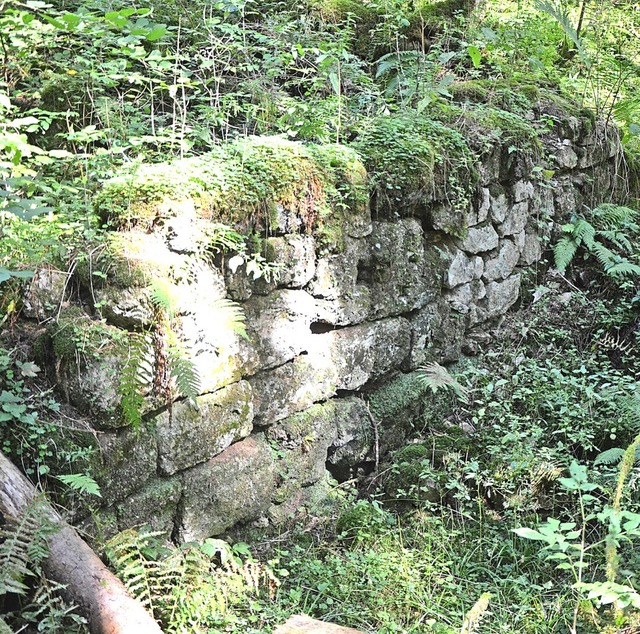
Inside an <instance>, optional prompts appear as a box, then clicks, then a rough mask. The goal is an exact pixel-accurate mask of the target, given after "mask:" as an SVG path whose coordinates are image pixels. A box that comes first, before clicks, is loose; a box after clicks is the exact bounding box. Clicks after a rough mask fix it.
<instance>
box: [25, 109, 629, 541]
mask: <svg viewBox="0 0 640 634" xmlns="http://www.w3.org/2000/svg"><path fill="white" fill-rule="evenodd" d="M542 149H543V153H544V158H542V159H541V162H540V163H539V164H538V165H536V164H534V161H533V159H532V157H531V156H530V155H527V154H525V153H522V152H517V151H515V152H514V151H513V148H512V147H507V146H506V145H501V144H499V143H493V144H492V145H491V146H490V147H488V148H486V150H485V151H484V154H483V158H482V162H481V163H480V164H479V165H478V166H477V167H478V172H479V175H480V177H479V183H478V185H477V187H476V188H475V190H473V191H472V202H471V204H470V205H469V207H468V209H467V210H466V211H465V212H463V213H461V212H460V211H456V210H455V209H454V208H453V207H452V206H451V205H449V204H448V203H447V195H446V188H442V193H441V194H438V193H437V192H436V193H435V194H434V193H432V194H430V196H429V197H428V198H427V199H426V200H424V201H423V204H420V205H417V206H416V207H415V209H413V210H412V211H411V214H410V215H408V216H406V217H401V216H403V214H393V213H389V212H386V213H385V212H379V213H377V214H374V216H375V217H372V214H371V210H370V206H369V205H368V204H362V205H359V206H357V207H356V208H355V209H352V210H351V212H350V215H349V216H348V218H346V217H345V218H343V219H342V220H341V223H342V225H341V227H340V228H341V230H342V234H341V238H340V246H339V247H338V248H327V247H326V243H325V242H323V241H322V240H321V239H320V238H319V237H318V236H317V235H316V234H315V233H313V232H311V233H309V232H307V231H306V230H305V228H304V227H303V226H300V224H298V227H297V228H296V230H295V231H287V229H286V227H287V226H289V227H291V226H292V223H290V222H289V223H287V222H280V225H279V226H280V229H279V230H278V229H277V228H276V230H274V231H272V232H271V233H272V235H267V236H266V237H265V238H264V243H263V252H265V253H267V254H269V259H270V260H271V261H272V262H277V263H279V264H280V265H281V268H280V270H279V271H276V274H275V275H274V276H273V277H272V278H271V279H270V280H266V279H264V277H262V278H259V279H253V278H252V276H251V275H249V274H248V273H247V270H246V269H247V264H248V261H247V258H244V259H243V258H239V257H235V258H234V257H232V256H229V255H227V256H224V257H223V256H221V255H220V254H218V255H217V256H215V257H212V258H208V257H202V252H201V250H198V245H201V244H202V241H201V240H200V234H199V232H201V225H200V224H199V222H200V219H199V218H198V217H197V213H196V210H194V206H193V204H191V203H190V202H189V200H182V201H178V202H175V201H171V200H169V201H168V203H163V204H165V207H168V208H170V212H169V213H166V214H165V215H164V216H163V220H162V222H157V223H156V224H155V225H153V226H152V227H151V228H149V227H146V228H144V230H143V229H141V228H139V227H135V226H134V227H130V228H127V227H124V228H123V229H122V230H121V231H119V232H118V234H117V240H116V238H114V240H115V242H114V244H115V245H116V246H115V247H114V249H113V251H112V255H113V254H116V255H117V263H116V264H117V266H116V265H114V264H113V261H110V262H111V264H110V265H109V267H110V268H107V269H104V268H103V269H102V270H103V271H105V272H106V277H107V284H103V285H102V286H101V287H99V286H98V285H97V284H96V286H95V287H94V288H92V297H91V298H90V299H89V300H87V299H86V298H85V300H84V301H85V302H89V303H90V304H91V303H93V308H92V310H94V311H95V312H94V313H93V314H90V313H91V310H87V309H86V307H85V308H84V309H83V308H82V303H81V301H77V302H76V305H70V304H69V302H67V305H65V306H63V307H62V311H61V313H60V317H59V319H58V320H57V321H56V322H55V323H54V324H53V325H51V326H49V328H48V335H47V343H46V345H45V346H44V348H45V353H44V354H45V355H49V363H48V367H49V368H51V378H52V380H55V381H56V382H57V383H58V385H59V386H60V388H61V390H62V391H63V393H64V394H65V395H66V396H67V398H68V400H69V401H70V402H71V403H72V404H74V405H75V406H76V407H77V408H78V409H79V410H81V411H83V412H84V413H85V414H87V415H88V417H89V419H90V421H91V425H92V427H93V429H94V430H95V435H96V438H97V442H98V445H99V449H100V451H99V454H98V457H97V458H96V474H97V479H98V480H99V482H100V484H101V487H102V495H103V498H102V500H103V504H104V505H103V508H102V509H101V513H100V515H99V516H100V517H101V522H103V523H104V525H105V526H106V527H107V528H109V527H110V528H115V527H118V528H120V529H122V528H125V527H128V526H132V525H139V524H142V523H149V524H151V526H152V527H153V528H154V529H157V530H166V531H168V532H169V533H171V534H172V535H173V536H174V538H177V539H179V540H196V539H203V538H205V537H208V536H211V535H219V534H222V533H224V532H225V531H227V530H229V529H231V528H232V527H234V526H235V525H237V524H238V523H243V522H253V521H256V520H258V521H261V522H267V521H269V522H281V521H283V520H285V519H286V518H287V517H289V516H290V515H291V514H292V513H294V512H295V511H296V509H299V508H300V507H301V506H303V505H304V504H306V503H307V502H308V501H309V500H312V499H314V498H319V497H322V496H323V495H324V494H325V492H326V482H327V474H328V473H330V474H333V476H335V477H336V478H338V479H341V480H343V479H346V478H349V477H352V476H353V475H354V474H357V473H358V472H359V469H362V468H364V469H366V468H368V467H370V466H371V465H372V464H373V462H374V460H375V454H376V452H378V453H383V452H384V451H386V450H388V449H390V448H393V447H396V446H398V445H399V444H400V443H401V442H402V441H403V439H404V438H405V437H406V436H407V435H408V434H410V433H411V429H412V425H413V424H418V423H419V409H420V404H419V403H417V402H416V399H417V398H418V397H419V396H420V394H421V393H424V391H425V390H424V387H421V385H420V384H419V382H416V381H415V371H416V369H418V368H419V367H420V366H421V365H423V364H425V363H427V362H430V361H438V362H440V363H450V362H453V361H455V360H456V359H458V358H459V356H460V354H461V352H462V351H463V350H464V351H465V352H468V353H472V352H473V350H474V349H475V348H477V346H479V345H483V342H484V341H485V340H486V338H487V336H488V335H489V333H490V331H491V328H492V327H493V326H494V325H495V323H496V321H497V320H499V319H500V318H501V316H503V315H504V314H505V313H506V311H508V310H509V309H510V308H511V307H512V306H514V304H516V302H517V301H518V298H519V294H520V289H521V287H522V285H523V281H525V280H527V281H528V282H529V283H531V280H532V278H533V277H535V272H536V271H537V270H538V269H539V268H540V267H542V266H543V265H542V264H540V261H541V259H542V258H543V253H544V250H545V248H546V247H547V246H548V245H549V241H550V239H551V238H552V235H553V233H554V231H557V230H556V229H555V227H557V222H558V221H562V220H563V219H566V218H567V217H568V216H569V215H570V214H571V213H572V212H573V211H574V210H576V209H578V210H579V209H580V208H581V205H583V204H585V203H589V204H592V203H594V202H595V201H597V200H604V199H608V198H609V197H610V195H611V192H612V190H613V189H614V185H615V182H614V181H615V179H616V178H619V174H620V171H619V167H620V159H621V150H620V146H619V142H618V137H617V135H616V133H615V131H612V130H610V129H605V128H604V127H603V126H599V125H596V126H591V127H589V126H587V124H586V123H585V122H584V121H582V120H580V119H578V118H575V117H568V118H567V117H565V118H564V119H563V122H562V124H558V125H556V126H555V127H553V129H550V130H549V131H548V132H547V133H546V134H545V135H544V137H543V147H542ZM165 210H166V209H165ZM276 211H277V212H279V213H281V214H286V211H287V210H286V209H284V208H282V207H279V208H276ZM283 227H284V230H283V229H282V228H283ZM452 227H454V228H455V229H454V230H452ZM452 234H454V235H452ZM89 264H90V265H91V264H92V263H91V262H90V263H89ZM93 265H94V266H97V265H96V263H95V262H94V263H93ZM85 266H86V265H85ZM89 275H91V271H90V272H89ZM163 275H164V276H165V277H167V276H168V277H169V278H170V279H171V284H172V289H173V291H175V292H176V293H177V294H178V295H179V297H178V298H177V299H176V302H177V305H178V309H177V311H176V315H175V316H174V317H173V323H174V325H173V328H174V330H175V331H176V333H177V335H178V337H179V339H180V341H181V343H182V346H183V348H184V349H185V350H187V351H189V354H190V355H191V358H192V360H193V362H194V363H195V367H196V368H197V370H198V374H199V376H200V379H201V386H200V392H201V395H200V396H198V398H197V399H195V402H189V401H187V400H185V399H178V400H177V401H176V402H174V403H173V405H172V406H170V407H168V406H167V405H166V402H167V401H166V396H167V395H166V393H165V392H163V390H162V389H161V387H160V382H159V380H158V376H159V375H162V372H166V368H164V369H163V368H162V367H160V366H161V362H160V361H161V359H162V358H166V355H165V357H163V353H162V346H163V345H164V346H165V352H166V341H165V342H164V343H163V342H162V341H158V332H159V331H161V330H162V328H159V326H158V324H159V320H160V319H161V318H160V317H159V316H158V311H157V308H154V305H153V302H152V301H151V300H150V293H151V291H150V286H149V284H148V283H147V282H148V280H149V279H151V280H153V279H156V278H162V276H163ZM56 276H57V277H56ZM103 277H104V276H103ZM138 277H140V279H141V280H142V281H140V279H138ZM61 278H62V279H61ZM85 279H86V278H85ZM89 279H91V278H89ZM43 280H44V281H43ZM61 282H64V274H60V273H55V272H52V271H50V270H48V271H41V272H40V273H39V274H38V275H37V276H36V280H35V281H34V286H33V287H32V290H31V294H30V296H29V298H28V301H27V302H26V308H27V310H28V311H30V314H31V316H33V317H39V318H43V317H46V316H47V315H48V314H51V307H52V306H53V305H55V303H56V302H55V301H52V299H51V298H47V289H49V292H50V291H51V289H52V288H54V289H55V288H56V284H58V286H59V285H60V283H61ZM43 289H44V290H43ZM85 289H86V284H85ZM224 297H227V298H230V299H232V300H234V301H236V302H237V303H239V304H240V305H241V306H242V309H243V311H244V314H245V316H246V331H247V337H246V338H245V337H243V336H242V335H240V334H238V333H237V332H235V331H234V330H233V329H232V328H229V327H227V324H225V320H224V319H221V317H220V315H221V314H224V311H222V312H221V310H220V306H221V304H220V298H224ZM100 316H101V317H102V318H103V319H102V320H99V319H97V318H96V317H100ZM145 329H146V330H148V331H149V332H152V333H155V334H153V336H152V337H151V338H152V339H153V341H152V344H151V345H150V346H149V348H148V351H147V353H148V354H149V356H150V359H149V368H150V369H149V372H150V374H153V375H154V377H155V378H150V379H149V384H148V386H147V388H146V395H145V399H144V403H143V404H142V408H143V413H144V417H143V423H142V424H141V426H140V427H139V428H138V429H133V428H132V427H131V426H130V425H127V424H126V421H125V419H124V418H123V416H122V412H121V407H120V404H119V399H120V396H119V389H120V388H119V381H120V373H121V371H122V368H123V366H124V365H125V364H126V363H127V358H128V356H129V355H130V354H131V349H130V347H129V345H128V341H129V340H128V337H129V335H128V334H127V333H128V332H130V331H136V330H137V331H139V332H141V331H144V330H145ZM164 332H165V334H166V329H165V331H164ZM69 341H71V343H72V344H73V345H72V353H70V352H69V345H70V344H69ZM79 341H80V342H81V345H80V344H79V343H78V342H79Z"/></svg>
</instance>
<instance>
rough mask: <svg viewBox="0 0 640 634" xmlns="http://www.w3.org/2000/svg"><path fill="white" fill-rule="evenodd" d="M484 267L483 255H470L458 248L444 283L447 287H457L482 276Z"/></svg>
mask: <svg viewBox="0 0 640 634" xmlns="http://www.w3.org/2000/svg"><path fill="white" fill-rule="evenodd" d="M483 268H484V263H483V261H482V258H481V257H478V256H471V257H470V256H468V255H467V254H466V253H465V252H464V251H460V250H456V251H455V252H454V254H453V257H452V259H451V264H450V265H449V269H448V270H447V272H446V274H445V277H444V284H445V286H446V287H447V288H455V287H456V286H460V285H461V284H466V283H467V282H470V281H471V280H478V279H480V277H482V272H483Z"/></svg>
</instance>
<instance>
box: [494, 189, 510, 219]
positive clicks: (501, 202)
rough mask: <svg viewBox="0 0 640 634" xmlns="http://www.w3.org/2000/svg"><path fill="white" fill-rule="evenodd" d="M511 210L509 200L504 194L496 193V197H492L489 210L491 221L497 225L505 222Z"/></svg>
mask: <svg viewBox="0 0 640 634" xmlns="http://www.w3.org/2000/svg"><path fill="white" fill-rule="evenodd" d="M509 208H510V205H509V199H508V198H507V195H506V194H505V193H504V192H499V193H496V195H495V196H494V195H493V194H492V195H491V199H490V207H489V210H490V212H491V220H492V221H493V222H494V223H495V224H500V223H502V222H504V219H505V218H506V217H507V214H508V213H509Z"/></svg>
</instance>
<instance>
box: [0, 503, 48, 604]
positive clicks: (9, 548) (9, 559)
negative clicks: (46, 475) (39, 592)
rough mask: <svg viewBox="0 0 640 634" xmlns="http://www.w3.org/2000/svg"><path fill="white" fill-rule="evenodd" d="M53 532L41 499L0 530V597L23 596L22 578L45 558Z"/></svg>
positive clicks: (36, 568) (24, 588)
mask: <svg viewBox="0 0 640 634" xmlns="http://www.w3.org/2000/svg"><path fill="white" fill-rule="evenodd" d="M54 530H55V527H54V525H53V523H52V522H51V521H50V520H49V519H48V517H47V514H46V511H45V507H44V503H43V501H42V500H41V499H36V500H35V501H34V502H32V503H31V504H30V505H29V507H28V508H27V510H26V511H25V512H24V513H23V514H22V515H21V516H20V518H18V519H10V520H9V521H8V522H7V526H6V528H4V529H3V530H2V531H0V539H1V540H2V543H0V595H3V594H8V593H14V594H25V593H26V592H27V590H28V587H27V586H26V585H25V583H24V578H25V577H27V576H28V575H31V574H33V571H34V570H38V569H39V567H40V564H41V562H42V561H43V560H44V559H46V558H47V556H48V555H49V548H48V546H47V538H48V537H49V535H51V533H52V532H53V531H54Z"/></svg>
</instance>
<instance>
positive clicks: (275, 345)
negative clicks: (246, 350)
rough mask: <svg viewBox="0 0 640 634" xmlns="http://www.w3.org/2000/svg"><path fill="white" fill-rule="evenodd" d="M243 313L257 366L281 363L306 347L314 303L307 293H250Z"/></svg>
mask: <svg viewBox="0 0 640 634" xmlns="http://www.w3.org/2000/svg"><path fill="white" fill-rule="evenodd" d="M245 313H246V324H247V333H248V334H249V336H250V338H251V341H252V344H253V346H255V348H256V350H257V353H258V358H259V359H260V367H261V368H263V369H266V368H272V367H275V366H278V365H282V364H283V363H286V362H287V361H289V360H291V359H293V358H294V357H296V356H297V355H299V354H300V353H301V352H305V351H306V350H307V349H308V346H309V338H310V336H311V330H310V326H311V323H312V322H313V321H314V318H315V314H316V304H315V300H314V299H313V297H311V295H309V294H308V293H307V292H305V291H301V290H281V291H275V292H274V293H272V294H271V295H269V296H268V297H255V296H254V297H252V298H251V299H250V300H249V301H247V303H246V304H245Z"/></svg>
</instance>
